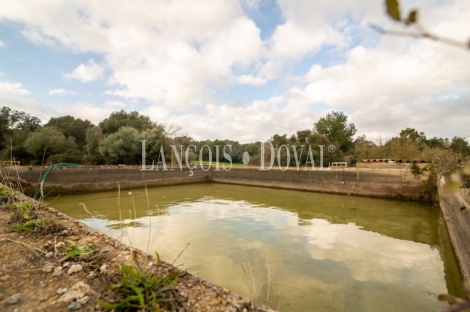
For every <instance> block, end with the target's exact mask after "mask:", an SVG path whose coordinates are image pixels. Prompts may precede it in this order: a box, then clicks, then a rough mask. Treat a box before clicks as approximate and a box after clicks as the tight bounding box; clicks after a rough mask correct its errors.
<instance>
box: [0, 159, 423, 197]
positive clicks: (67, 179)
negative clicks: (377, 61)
mask: <svg viewBox="0 0 470 312" xmlns="http://www.w3.org/2000/svg"><path fill="white" fill-rule="evenodd" d="M212 168H214V167H212ZM44 170H45V168H41V167H33V168H28V167H18V168H17V169H14V168H11V169H1V170H0V174H1V175H2V176H4V177H10V178H17V177H19V178H20V179H21V180H22V182H23V185H24V188H25V189H24V191H25V192H26V193H27V194H33V193H34V192H35V191H37V189H38V184H39V180H40V176H41V173H42V172H43V171H44ZM201 182H218V183H231V184H240V185H248V186H250V185H253V186H265V187H274V188H282V189H292V190H303V191H316V192H326V193H334V194H347V195H361V196H372V197H382V198H393V199H402V200H413V201H420V200H421V199H422V197H423V196H424V192H425V191H424V188H423V186H422V183H421V181H420V180H417V179H415V178H414V177H413V175H412V174H411V173H410V171H409V170H408V169H388V170H387V169H356V168H350V169H336V170H295V169H289V170H286V171H281V170H279V169H272V170H269V171H260V170H259V169H257V168H253V167H251V168H232V169H231V170H229V171H224V170H220V171H216V170H213V169H211V170H208V171H204V170H202V169H201V168H200V167H198V169H195V170H192V171H190V170H188V169H186V168H184V169H183V170H180V169H179V168H177V169H175V170H173V171H161V170H160V171H141V170H140V167H137V166H134V167H118V166H111V167H110V166H108V167H103V168H100V167H85V166H83V167H57V168H54V169H53V170H51V172H50V173H49V174H48V176H47V178H46V180H45V183H44V193H45V194H48V195H56V194H71V193H81V192H96V191H109V190H116V189H117V188H118V184H119V186H120V188H121V189H129V188H140V187H144V186H161V185H177V184H186V183H201Z"/></svg>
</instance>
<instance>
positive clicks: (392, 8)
mask: <svg viewBox="0 0 470 312" xmlns="http://www.w3.org/2000/svg"><path fill="white" fill-rule="evenodd" d="M385 7H386V10H387V14H388V16H390V17H391V18H392V19H393V20H394V21H396V22H398V23H401V24H403V25H404V26H405V27H407V28H408V27H412V28H413V29H412V31H400V30H387V29H383V28H381V27H379V26H377V25H373V24H372V25H370V27H371V28H372V29H373V30H375V31H377V32H378V33H380V34H383V35H392V36H401V37H411V38H415V39H423V38H424V39H430V40H434V41H440V42H443V43H446V44H449V45H452V46H455V47H459V48H464V49H470V39H469V40H468V41H467V42H462V41H458V40H454V39H449V38H445V37H441V36H438V35H435V34H433V33H431V32H429V31H427V30H426V29H425V28H424V27H423V26H421V25H420V24H419V23H418V17H419V14H418V10H412V11H411V12H410V13H409V14H408V17H406V18H403V16H402V13H401V10H400V3H399V1H398V0H385Z"/></svg>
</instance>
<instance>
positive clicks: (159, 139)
mask: <svg viewBox="0 0 470 312" xmlns="http://www.w3.org/2000/svg"><path fill="white" fill-rule="evenodd" d="M140 136H141V138H140V140H147V141H148V142H147V143H146V144H145V145H146V156H147V157H148V158H150V159H155V162H157V161H158V160H159V157H160V155H159V154H160V149H161V147H162V146H163V151H164V153H165V159H170V157H171V150H170V144H168V142H167V139H166V136H165V128H164V127H163V126H156V127H154V128H152V129H149V130H146V131H143V132H142V133H141V134H140ZM139 143H140V142H139ZM140 144H141V143H140Z"/></svg>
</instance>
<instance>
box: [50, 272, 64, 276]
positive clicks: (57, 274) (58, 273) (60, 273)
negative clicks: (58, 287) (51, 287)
mask: <svg viewBox="0 0 470 312" xmlns="http://www.w3.org/2000/svg"><path fill="white" fill-rule="evenodd" d="M61 275H62V271H54V273H52V276H54V277H58V276H61Z"/></svg>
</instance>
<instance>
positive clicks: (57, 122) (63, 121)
mask: <svg viewBox="0 0 470 312" xmlns="http://www.w3.org/2000/svg"><path fill="white" fill-rule="evenodd" d="M46 126H48V127H54V128H56V129H57V130H59V131H60V132H62V134H64V135H65V137H66V138H69V137H72V138H74V139H75V142H76V143H77V145H78V148H79V149H80V150H81V149H82V148H83V146H85V143H86V133H87V130H88V129H89V128H91V127H93V124H92V123H91V122H90V121H89V120H83V119H80V118H75V117H73V116H69V115H67V116H61V117H55V118H54V117H52V118H51V119H49V121H48V122H47V124H46Z"/></svg>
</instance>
